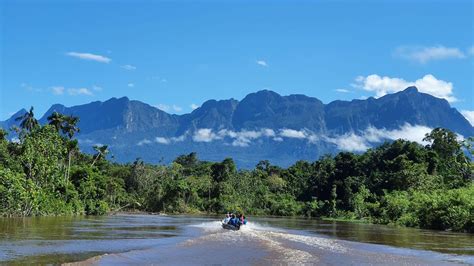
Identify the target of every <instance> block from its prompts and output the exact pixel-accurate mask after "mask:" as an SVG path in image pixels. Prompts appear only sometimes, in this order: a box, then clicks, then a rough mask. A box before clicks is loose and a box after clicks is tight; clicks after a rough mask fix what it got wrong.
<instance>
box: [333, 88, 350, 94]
mask: <svg viewBox="0 0 474 266" xmlns="http://www.w3.org/2000/svg"><path fill="white" fill-rule="evenodd" d="M335 91H336V92H340V93H349V92H351V91H350V90H346V89H336V90H335Z"/></svg>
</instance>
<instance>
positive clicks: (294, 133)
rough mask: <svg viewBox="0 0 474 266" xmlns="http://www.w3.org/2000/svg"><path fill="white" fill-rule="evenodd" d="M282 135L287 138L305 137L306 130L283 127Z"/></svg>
mask: <svg viewBox="0 0 474 266" xmlns="http://www.w3.org/2000/svg"><path fill="white" fill-rule="evenodd" d="M280 136H282V137H286V138H294V139H305V138H306V132H305V131H304V130H301V131H299V130H294V129H286V128H285V129H282V130H280Z"/></svg>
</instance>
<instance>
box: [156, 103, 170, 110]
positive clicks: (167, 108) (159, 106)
mask: <svg viewBox="0 0 474 266" xmlns="http://www.w3.org/2000/svg"><path fill="white" fill-rule="evenodd" d="M154 106H155V107H156V108H158V109H160V110H161V111H165V112H168V111H169V110H170V106H169V105H166V104H162V103H159V104H157V105H154Z"/></svg>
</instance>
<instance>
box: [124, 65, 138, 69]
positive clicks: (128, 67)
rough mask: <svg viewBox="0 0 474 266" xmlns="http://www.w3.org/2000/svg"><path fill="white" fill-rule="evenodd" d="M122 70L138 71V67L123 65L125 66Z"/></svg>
mask: <svg viewBox="0 0 474 266" xmlns="http://www.w3.org/2000/svg"><path fill="white" fill-rule="evenodd" d="M121 68H123V69H125V70H135V69H137V67H136V66H132V65H123V66H121Z"/></svg>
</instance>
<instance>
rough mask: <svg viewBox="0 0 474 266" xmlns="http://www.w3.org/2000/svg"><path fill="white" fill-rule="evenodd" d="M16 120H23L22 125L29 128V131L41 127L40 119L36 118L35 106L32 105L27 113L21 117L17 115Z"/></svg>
mask: <svg viewBox="0 0 474 266" xmlns="http://www.w3.org/2000/svg"><path fill="white" fill-rule="evenodd" d="M15 121H21V122H20V127H21V128H23V129H26V130H28V131H29V132H31V131H32V130H33V129H35V128H38V127H39V123H38V120H36V118H35V114H34V113H33V106H31V108H30V111H29V112H27V113H25V114H24V115H22V116H20V117H17V118H16V119H15Z"/></svg>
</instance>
